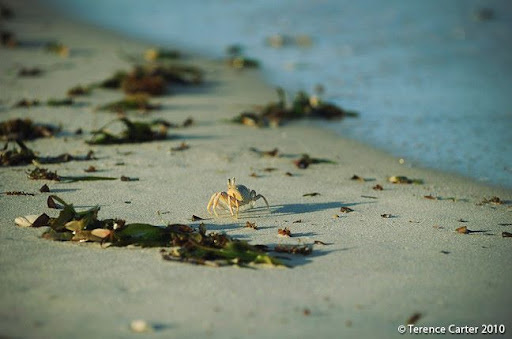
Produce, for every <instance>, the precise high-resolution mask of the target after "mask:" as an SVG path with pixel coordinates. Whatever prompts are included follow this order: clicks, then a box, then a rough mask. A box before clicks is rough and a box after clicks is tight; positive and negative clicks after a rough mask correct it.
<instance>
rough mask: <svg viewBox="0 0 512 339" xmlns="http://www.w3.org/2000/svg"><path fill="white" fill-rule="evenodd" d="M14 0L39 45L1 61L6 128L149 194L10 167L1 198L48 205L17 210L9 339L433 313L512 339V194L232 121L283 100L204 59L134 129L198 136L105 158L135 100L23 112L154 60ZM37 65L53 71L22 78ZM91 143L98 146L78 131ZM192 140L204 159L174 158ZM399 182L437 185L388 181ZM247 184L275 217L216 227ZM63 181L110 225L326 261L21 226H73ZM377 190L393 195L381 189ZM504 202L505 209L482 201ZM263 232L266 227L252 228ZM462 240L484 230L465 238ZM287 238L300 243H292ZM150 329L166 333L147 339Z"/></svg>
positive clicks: (7, 220) (329, 137)
mask: <svg viewBox="0 0 512 339" xmlns="http://www.w3.org/2000/svg"><path fill="white" fill-rule="evenodd" d="M3 3H5V4H6V5H8V6H9V7H10V8H12V10H13V11H14V13H15V17H14V18H12V19H10V20H3V21H2V26H1V27H2V29H5V30H9V31H11V32H13V33H15V35H16V39H17V40H18V41H20V42H21V43H22V44H21V45H20V46H18V47H15V48H7V47H1V48H0V60H1V62H0V115H1V119H0V121H5V120H8V119H11V118H31V119H32V120H33V121H35V122H38V123H51V124H54V125H59V124H60V125H62V129H63V131H62V132H60V133H58V134H57V136H55V137H52V138H43V139H36V140H34V141H28V142H27V143H26V144H27V146H29V147H30V148H32V149H33V150H34V151H37V152H39V154H40V155H43V156H46V155H58V154H61V153H65V152H68V153H71V154H73V155H83V154H86V153H87V152H88V151H89V150H93V151H94V152H95V156H96V157H97V160H91V161H86V162H79V161H72V162H67V163H63V164H55V165H45V166H44V167H47V168H49V169H51V170H57V171H58V173H59V174H60V175H88V173H84V169H85V168H87V167H89V166H91V165H93V166H95V167H96V168H97V169H98V172H97V173H94V174H95V175H101V176H110V177H116V178H119V177H121V176H122V175H125V176H128V177H132V178H139V180H138V181H133V182H124V181H120V180H115V181H97V182H96V181H94V182H74V183H58V182H52V181H45V180H29V179H28V178H27V174H26V172H27V170H32V169H33V168H34V166H33V165H27V166H16V167H1V168H0V192H9V191H24V192H28V193H34V196H13V195H6V194H1V195H0V272H1V273H0V337H1V338H136V337H154V338H198V337H208V338H311V337H317V338H340V337H352V338H356V337H357V338H375V337H379V338H393V337H397V336H399V333H398V331H397V328H398V326H400V325H403V324H405V323H406V322H407V321H408V319H410V318H411V317H412V316H413V315H414V314H416V313H417V314H418V315H419V319H418V320H417V321H416V325H417V326H445V327H446V328H448V326H449V325H450V324H455V325H457V326H474V327H478V330H479V332H478V333H479V334H478V335H474V336H472V337H480V336H483V335H482V334H481V331H482V328H481V325H482V324H497V325H499V324H503V325H505V327H506V331H507V333H506V334H505V335H502V336H498V337H506V336H510V333H512V332H511V331H512V321H511V319H512V317H511V315H512V314H511V308H510V305H511V304H512V291H511V289H510V281H511V280H512V273H511V272H512V271H511V270H510V263H511V262H512V250H511V246H512V239H511V238H508V237H503V236H502V233H503V232H512V191H511V190H506V189H502V188H499V187H491V186H485V185H482V184H480V183H476V182H474V181H471V180H469V179H465V178H461V177H457V176H454V175H451V174H445V173H441V172H436V171H433V170H424V169H420V168H413V167H411V166H410V165H409V163H408V162H407V159H405V163H401V162H399V159H397V158H394V157H391V156H389V155H387V154H385V153H382V152H379V151H376V150H374V149H371V148H368V147H366V146H364V145H361V144H358V143H355V142H353V141H350V140H345V139H342V138H340V137H338V136H337V135H335V134H334V133H332V132H328V131H325V130H321V129H318V128H314V127H311V126H307V125H306V124H300V125H297V124H293V123H290V124H287V125H286V126H284V127H280V128H267V129H257V128H251V127H248V126H242V125H235V124H231V123H227V122H226V120H227V119H231V118H233V117H234V116H236V115H237V114H238V113H240V112H241V111H244V110H247V109H250V108H251V107H253V106H254V105H262V104H265V103H267V102H269V101H273V100H276V95H275V91H274V89H273V88H270V87H269V86H267V85H266V84H265V83H263V81H262V80H261V78H260V75H259V74H258V72H257V71H253V70H249V71H236V70H233V69H230V68H228V67H227V66H226V65H225V64H224V63H222V62H220V61H208V60H202V59H196V58H194V57H190V56H187V57H186V58H185V61H186V62H187V63H191V64H194V65H196V66H199V67H201V68H203V69H204V70H205V71H206V75H205V83H204V84H202V85H200V86H197V87H170V88H169V92H168V93H167V94H166V95H164V96H161V97H156V98H152V99H151V101H152V102H155V103H160V104H161V105H162V109H161V110H159V111H154V112H151V113H149V114H147V115H142V114H139V113H128V117H129V118H130V119H134V120H144V121H149V120H152V119H158V118H162V119H166V120H168V121H170V122H173V123H177V124H180V123H182V122H183V121H184V120H185V119H187V118H189V117H192V118H193V119H194V121H195V124H193V125H192V126H190V127H187V128H177V129H170V130H169V137H168V139H167V140H163V141H155V142H149V143H142V144H126V145H111V146H90V145H87V144H86V143H85V142H84V141H85V140H87V139H89V138H90V137H91V134H90V132H91V131H92V130H95V129H98V128H100V127H102V126H103V125H104V124H106V123H107V122H109V121H111V120H112V119H114V118H115V114H114V113H109V112H103V111H98V110H96V107H97V106H99V105H103V104H106V103H108V102H111V101H114V100H118V99H121V98H122V97H123V94H122V93H121V92H120V91H114V90H104V89H98V90H95V91H93V93H92V94H91V95H89V96H83V97H77V98H76V99H75V104H74V105H73V106H71V107H67V106H66V107H48V106H45V105H41V106H37V107H31V108H12V106H13V105H14V104H15V103H16V102H18V101H19V100H21V99H23V98H26V99H39V100H41V101H45V100H46V99H49V98H64V97H65V95H66V91H67V90H68V89H69V88H71V87H73V86H75V85H78V84H82V85H87V84H90V83H93V82H98V81H101V80H103V79H105V78H108V77H109V76H111V75H112V74H113V73H114V72H115V71H117V70H129V69H130V67H131V66H132V64H133V63H131V62H130V60H128V59H129V58H127V56H131V57H137V58H140V60H142V55H143V53H144V51H145V50H146V49H147V48H149V47H153V46H151V45H149V44H147V43H144V42H140V41H134V40H130V39H128V38H126V37H122V36H118V35H115V34H113V33H110V32H107V31H103V30H100V29H97V28H93V27H89V26H86V25H84V24H80V23H76V22H71V21H68V20H66V19H65V18H62V17H59V16H55V15H54V13H51V12H48V11H47V9H45V8H43V7H40V6H41V4H40V3H39V2H37V1H23V2H16V1H3ZM49 40H55V41H60V42H62V43H63V44H65V45H67V46H69V48H70V55H69V56H68V57H67V58H62V57H59V56H57V55H55V54H52V53H48V52H46V51H44V48H43V47H42V45H43V44H44V43H45V42H47V41H49ZM23 43H25V44H23ZM24 67H25V68H32V67H38V68H41V69H42V70H43V71H44V73H43V74H42V75H41V76H39V77H25V78H20V77H18V76H17V72H18V71H19V70H20V69H21V68H24ZM361 114H364V112H361ZM78 128H82V129H83V131H84V133H83V134H82V135H75V134H74V131H75V130H77V129H78ZM182 142H186V143H187V144H188V145H189V146H190V148H189V149H187V150H184V151H181V152H179V151H171V148H173V147H177V146H179V145H180V144H181V143H182ZM251 147H255V148H257V149H260V150H264V151H268V150H272V149H274V148H278V149H279V153H280V154H281V156H279V157H261V156H259V155H257V154H255V153H254V152H251V151H250V148H251ZM303 153H307V154H309V155H310V156H312V157H317V158H326V159H331V160H333V161H335V162H336V164H315V165H311V166H310V167H308V168H307V169H299V168H297V167H296V166H295V165H294V163H293V161H294V160H297V159H298V158H299V157H300V156H301V154H303ZM119 163H124V165H119ZM267 168H275V170H272V171H266V170H265V169H267ZM287 172H289V173H291V174H292V176H288V175H286V173H287ZM252 173H255V174H257V175H258V177H254V176H250V175H251V174H252ZM354 175H358V176H359V177H361V178H365V179H367V180H366V181H357V180H351V177H352V176H354ZM398 175H400V176H407V177H408V178H412V179H422V180H423V181H424V183H423V184H392V183H390V182H388V177H390V176H398ZM231 177H236V179H237V183H240V184H244V185H246V186H248V187H250V188H252V189H255V190H256V191H257V192H258V193H261V194H263V195H264V196H265V197H266V198H267V200H268V202H269V204H270V207H271V213H269V212H268V211H267V210H266V209H265V208H264V207H265V205H264V203H263V202H262V201H261V200H260V201H258V202H257V204H256V208H255V209H250V210H247V211H243V212H242V213H241V214H240V216H239V218H238V219H234V218H232V217H231V216H229V215H228V214H226V213H224V214H223V215H222V216H221V217H219V218H212V217H210V216H209V215H208V213H207V212H206V206H207V203H208V200H209V199H210V196H211V195H212V194H213V193H214V192H218V191H225V190H226V189H227V187H226V181H227V179H228V178H231ZM45 183H46V184H48V186H49V187H50V189H51V192H52V193H53V194H57V195H58V196H60V197H61V198H63V199H64V200H66V201H67V202H68V203H73V204H74V206H75V207H76V208H77V209H79V210H81V209H85V208H89V207H92V206H95V205H99V206H101V210H100V211H99V217H100V218H101V219H106V218H122V219H126V220H127V221H128V222H142V223H150V224H154V225H160V226H163V225H165V224H167V223H182V224H189V225H191V226H194V227H197V226H198V225H199V222H198V221H195V222H192V221H191V217H192V215H197V216H200V217H202V218H206V220H204V224H205V226H206V228H207V230H208V231H215V232H225V233H227V234H228V235H230V236H232V237H234V238H237V239H241V240H245V241H249V242H250V243H251V244H264V245H268V246H270V247H273V246H274V245H276V244H313V243H314V242H315V241H321V242H324V243H326V245H322V244H315V245H313V253H312V254H311V255H309V256H301V255H285V256H287V257H289V258H290V260H288V261H286V263H287V264H288V265H289V266H290V267H276V268H274V267H265V266H264V267H257V266H256V267H255V268H241V267H233V266H229V267H218V268H213V267H206V266H199V265H190V264H185V263H177V262H176V263H175V262H169V261H164V260H163V259H162V258H161V255H160V253H159V251H160V248H159V247H157V248H144V249H141V248H136V247H135V248H115V247H108V248H101V247H100V246H99V245H97V244H88V243H80V244H78V243H73V242H53V241H49V240H45V239H41V234H42V233H43V231H44V229H43V228H37V229H36V228H21V227H17V226H15V224H14V219H15V218H16V217H19V216H24V215H30V214H37V213H41V212H46V213H47V214H48V215H49V216H51V217H55V216H56V215H57V214H58V211H57V210H54V209H49V208H47V207H46V200H47V196H48V193H40V192H39V188H40V187H41V186H42V185H43V184H45ZM377 184H380V185H381V186H382V187H383V190H382V191H378V190H374V189H372V188H373V187H374V186H375V185H377ZM307 193H320V194H319V195H317V196H303V195H304V194H307ZM425 196H431V197H434V198H437V199H428V198H425ZM495 196H497V197H499V198H500V200H501V201H502V202H503V203H502V204H491V203H486V204H481V202H482V201H483V200H484V199H486V198H487V199H489V198H492V197H495ZM341 207H349V208H351V209H353V212H350V213H342V212H341V211H340V208H341ZM159 212H160V215H159V214H158V213H159ZM386 214H390V215H391V217H390V218H385V217H382V215H386ZM336 216H337V217H336ZM298 220H300V221H301V222H295V221H298ZM247 221H250V222H254V223H256V225H257V227H258V228H259V229H257V230H253V229H250V228H245V227H244V226H245V224H246V222H247ZM461 226H467V228H468V229H469V230H472V231H474V232H473V233H470V234H460V233H457V232H456V231H455V230H456V229H457V228H459V227H461ZM284 227H288V228H289V229H290V231H291V233H292V237H282V236H278V229H279V228H284ZM270 254H271V255H277V254H276V253H272V252H270ZM136 319H142V320H145V321H146V322H147V323H148V324H149V325H150V326H151V327H152V331H151V332H150V333H144V334H140V333H134V332H133V331H132V330H131V329H130V323H131V322H132V321H133V320H136ZM486 337H488V336H486Z"/></svg>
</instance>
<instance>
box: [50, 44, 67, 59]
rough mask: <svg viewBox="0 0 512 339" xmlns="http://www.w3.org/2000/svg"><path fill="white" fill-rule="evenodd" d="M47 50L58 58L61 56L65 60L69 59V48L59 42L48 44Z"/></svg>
mask: <svg viewBox="0 0 512 339" xmlns="http://www.w3.org/2000/svg"><path fill="white" fill-rule="evenodd" d="M45 50H46V51H47V52H50V53H54V54H57V55H58V56H61V57H63V58H67V57H68V56H69V52H70V50H69V47H68V46H66V45H64V44H63V43H61V42H58V41H52V42H48V43H47V44H46V45H45Z"/></svg>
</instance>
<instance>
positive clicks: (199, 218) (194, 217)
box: [191, 214, 204, 221]
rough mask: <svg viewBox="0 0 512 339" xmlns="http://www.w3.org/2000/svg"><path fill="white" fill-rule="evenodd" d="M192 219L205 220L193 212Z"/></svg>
mask: <svg viewBox="0 0 512 339" xmlns="http://www.w3.org/2000/svg"><path fill="white" fill-rule="evenodd" d="M191 220H192V221H199V220H204V219H203V218H201V217H198V216H197V215H195V214H193V215H192V218H191Z"/></svg>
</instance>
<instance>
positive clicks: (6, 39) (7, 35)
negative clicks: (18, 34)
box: [0, 30, 18, 48]
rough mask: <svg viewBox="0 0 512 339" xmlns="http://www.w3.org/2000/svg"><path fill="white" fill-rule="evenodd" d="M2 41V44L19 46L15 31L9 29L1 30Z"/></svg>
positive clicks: (0, 39) (0, 37)
mask: <svg viewBox="0 0 512 339" xmlns="http://www.w3.org/2000/svg"><path fill="white" fill-rule="evenodd" d="M0 41H1V43H2V46H5V47H9V48H13V47H16V46H18V40H16V38H15V37H14V33H12V32H9V31H4V30H2V31H0Z"/></svg>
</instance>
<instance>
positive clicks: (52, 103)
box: [46, 98, 73, 107]
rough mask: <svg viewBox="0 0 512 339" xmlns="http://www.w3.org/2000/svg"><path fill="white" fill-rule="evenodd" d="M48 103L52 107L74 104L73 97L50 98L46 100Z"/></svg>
mask: <svg viewBox="0 0 512 339" xmlns="http://www.w3.org/2000/svg"><path fill="white" fill-rule="evenodd" d="M46 105H48V106H51V107H62V106H71V105H73V99H71V98H64V99H48V100H47V101H46Z"/></svg>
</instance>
